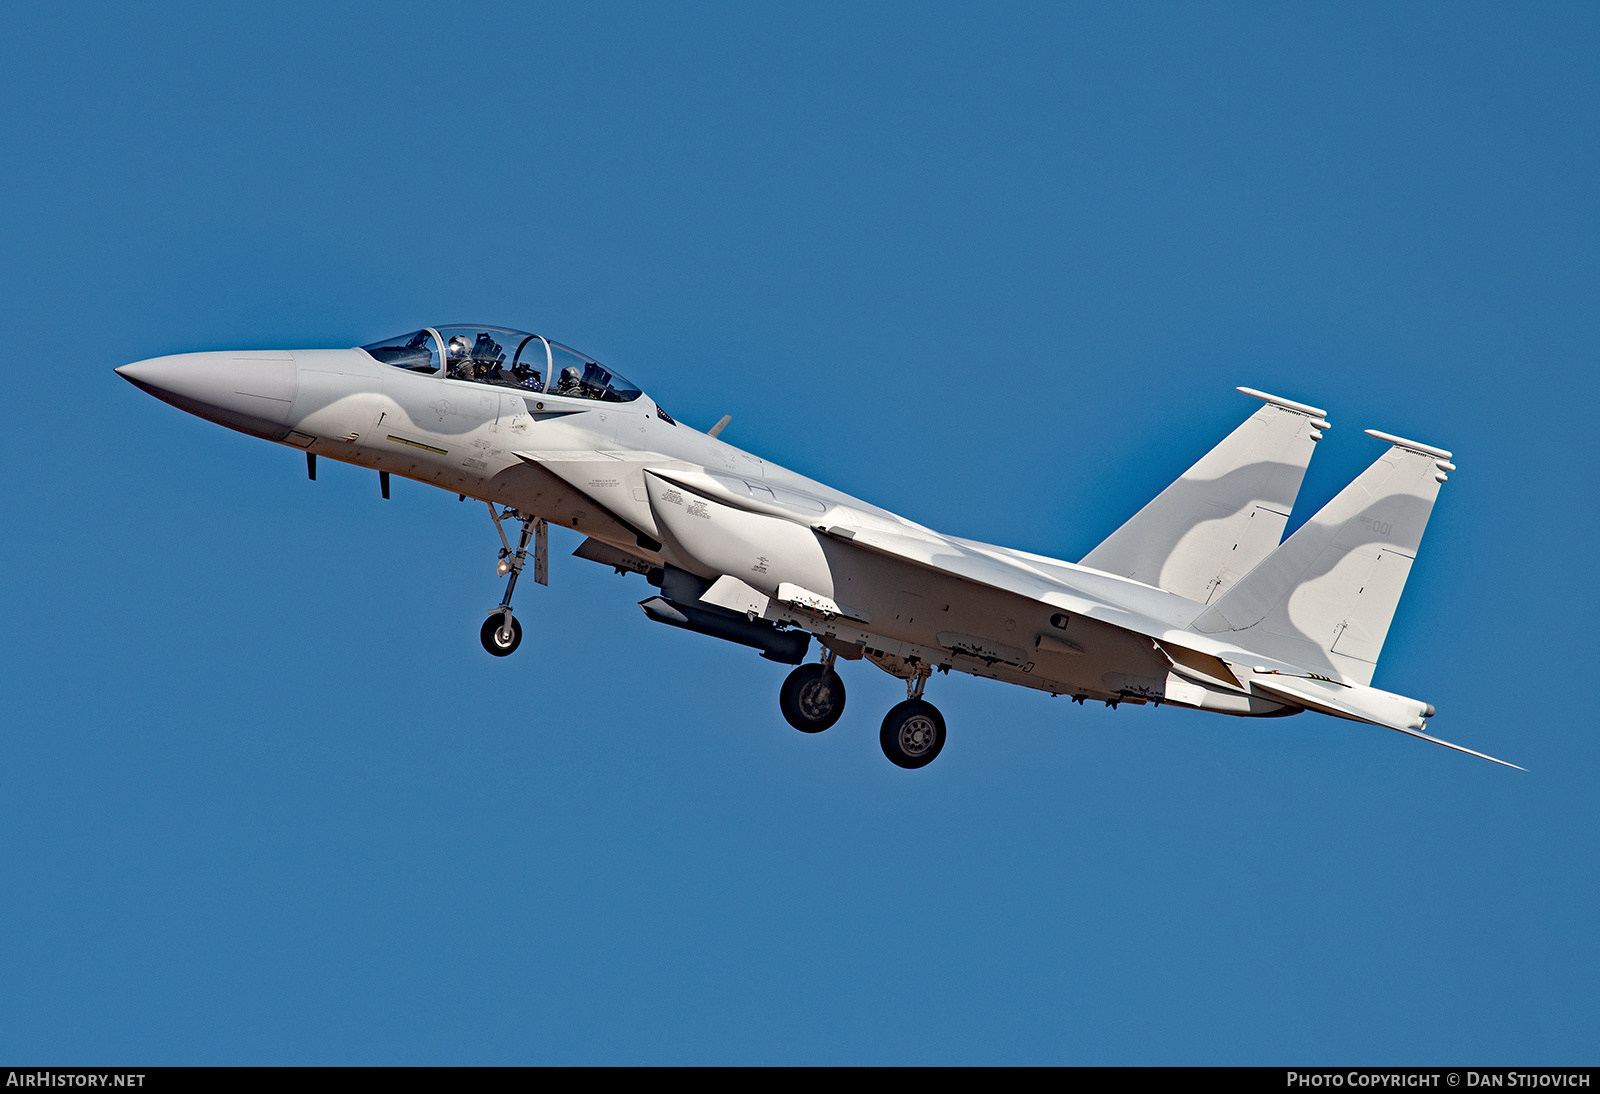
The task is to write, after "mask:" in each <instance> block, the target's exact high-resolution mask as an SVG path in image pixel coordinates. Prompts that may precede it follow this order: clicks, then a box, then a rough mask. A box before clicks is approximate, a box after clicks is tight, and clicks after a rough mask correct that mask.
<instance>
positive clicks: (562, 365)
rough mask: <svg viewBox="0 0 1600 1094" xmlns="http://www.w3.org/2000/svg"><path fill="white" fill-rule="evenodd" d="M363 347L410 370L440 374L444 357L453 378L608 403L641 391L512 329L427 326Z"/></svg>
mask: <svg viewBox="0 0 1600 1094" xmlns="http://www.w3.org/2000/svg"><path fill="white" fill-rule="evenodd" d="M361 348H362V349H364V350H366V351H367V352H368V353H370V354H371V355H372V356H373V357H375V358H376V359H378V360H379V361H382V362H383V363H384V364H386V365H393V366H394V367H396V368H403V369H406V370H407V371H409V372H423V373H428V374H431V375H438V374H439V372H440V362H441V361H442V362H444V366H443V370H444V371H443V374H444V375H445V376H446V377H447V378H449V379H451V380H470V381H472V382H474V383H479V384H494V385H496V386H498V387H510V388H516V389H518V390H520V391H536V392H540V393H541V394H546V395H565V396H568V397H569V398H573V399H599V400H601V401H603V402H608V403H630V402H632V401H633V400H635V399H637V398H638V397H639V395H640V394H641V392H640V391H639V389H638V388H636V387H634V386H633V385H632V384H630V383H628V381H626V380H624V379H623V378H622V377H621V376H618V375H617V374H616V373H614V372H612V371H611V370H610V369H608V368H606V366H604V365H602V364H601V363H600V362H599V361H596V360H595V359H594V358H592V357H590V356H588V355H587V354H583V353H579V352H578V351H577V350H575V349H572V348H571V347H569V346H563V345H562V344H561V343H560V342H552V341H550V340H549V339H548V338H545V337H544V336H542V335H538V334H529V333H528V332H527V331H523V330H512V329H510V328H509V327H485V326H449V327H423V328H422V329H421V330H418V331H412V332H411V333H409V334H402V335H399V336H398V337H395V338H385V339H384V340H383V341H381V342H374V343H372V344H371V345H370V346H362V347H361Z"/></svg>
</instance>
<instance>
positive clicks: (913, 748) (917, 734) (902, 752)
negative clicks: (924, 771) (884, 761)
mask: <svg viewBox="0 0 1600 1094" xmlns="http://www.w3.org/2000/svg"><path fill="white" fill-rule="evenodd" d="M927 682H928V673H927V672H921V673H918V674H917V675H915V676H913V677H911V679H909V680H907V681H906V695H907V699H906V701H905V702H903V703H897V704H896V705H895V706H892V707H890V708H889V713H888V714H885V715H884V716H883V728H882V729H880V730H879V731H878V743H879V744H880V745H882V746H883V754H884V755H885V756H887V757H889V762H890V763H892V764H894V765H895V766H896V767H905V768H917V767H926V766H927V765H928V764H931V763H932V762H933V760H934V757H936V756H938V755H939V752H940V750H941V749H943V748H944V715H942V714H940V713H939V708H938V707H936V706H934V705H933V704H932V703H929V702H927V701H925V700H924V699H923V698H922V688H923V685H925V684H926V683H927Z"/></svg>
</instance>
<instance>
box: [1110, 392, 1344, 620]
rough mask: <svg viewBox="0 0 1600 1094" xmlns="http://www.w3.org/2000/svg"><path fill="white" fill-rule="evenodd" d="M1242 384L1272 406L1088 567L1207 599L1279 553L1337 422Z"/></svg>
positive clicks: (1116, 535)
mask: <svg viewBox="0 0 1600 1094" xmlns="http://www.w3.org/2000/svg"><path fill="white" fill-rule="evenodd" d="M1239 390H1240V391H1242V392H1243V393H1244V394H1246V395H1249V396H1251V397H1252V398H1256V399H1260V400H1262V402H1263V404H1264V405H1263V406H1262V407H1261V408H1260V409H1258V410H1257V411H1256V412H1255V413H1254V414H1252V415H1250V417H1249V418H1248V419H1246V420H1245V422H1244V424H1242V425H1241V426H1239V428H1238V429H1235V430H1234V431H1233V432H1232V433H1230V434H1229V435H1228V436H1227V437H1226V438H1224V439H1223V441H1222V443H1221V444H1219V445H1217V446H1216V447H1215V448H1213V449H1212V450H1211V451H1210V452H1208V453H1206V454H1205V455H1204V456H1202V457H1201V458H1200V461H1199V462H1198V463H1196V464H1195V465H1194V466H1193V467H1191V468H1189V470H1187V471H1185V472H1184V473H1183V476H1182V477H1181V478H1179V479H1178V481H1177V482H1174V483H1173V484H1172V485H1171V486H1169V487H1167V488H1166V489H1165V490H1163V491H1162V492H1161V493H1160V494H1158V495H1157V496H1156V498H1155V500H1154V501H1152V502H1150V504H1148V505H1146V506H1145V507H1144V508H1143V509H1141V510H1139V511H1138V512H1137V513H1135V514H1134V515H1133V516H1132V517H1130V518H1129V519H1128V522H1127V523H1126V524H1124V525H1123V526H1122V527H1121V528H1118V529H1117V530H1116V531H1115V532H1113V533H1111V535H1110V536H1108V537H1107V538H1106V540H1105V542H1104V543H1102V544H1100V546H1098V547H1096V548H1095V549H1094V550H1092V551H1090V552H1089V553H1088V554H1087V555H1085V556H1084V557H1083V561H1082V565H1084V566H1090V567H1093V568H1094V569H1096V570H1101V571H1104V572H1105V573H1110V574H1117V575H1118V576H1120V577H1128V578H1132V579H1133V580H1135V581H1140V582H1143V583H1144V584H1146V585H1154V586H1156V587H1157V588H1160V589H1165V590H1167V591H1168V592H1172V593H1177V594H1178V595H1179V596H1184V597H1188V598H1189V599H1190V600H1195V601H1199V602H1200V603H1202V604H1206V603H1210V602H1212V601H1215V600H1216V599H1217V598H1218V597H1219V596H1221V595H1222V594H1223V593H1225V592H1226V591H1227V590H1228V589H1229V588H1230V587H1231V586H1232V585H1233V584H1234V583H1235V582H1236V581H1238V580H1239V578H1241V577H1243V576H1244V575H1245V574H1246V573H1249V572H1250V570H1251V568H1252V567H1254V566H1255V565H1256V564H1257V563H1258V562H1260V561H1261V560H1262V559H1264V558H1266V557H1267V555H1269V554H1271V553H1272V550H1273V548H1275V547H1277V546H1278V541H1279V540H1280V539H1281V538H1282V536H1283V529H1284V526H1285V525H1286V524H1287V523H1288V521H1289V511H1290V510H1291V509H1292V508H1293V507H1294V499H1295V495H1296V494H1298V493H1299V492H1300V483H1301V480H1302V479H1304V478H1305V473H1306V466H1307V465H1308V464H1309V463H1310V462H1311V453H1312V451H1313V450H1314V449H1315V448H1316V442H1317V440H1318V439H1319V438H1321V436H1322V430H1324V429H1326V428H1328V423H1327V421H1326V420H1324V415H1323V411H1321V410H1318V409H1317V408H1316V407H1314V406H1306V405H1305V404H1304V403H1295V402H1291V401H1289V400H1288V399H1280V398H1278V397H1277V396H1276V395H1268V394H1266V393H1265V392H1261V391H1256V390H1254V389H1252V388H1246V387H1242V388H1240V389H1239Z"/></svg>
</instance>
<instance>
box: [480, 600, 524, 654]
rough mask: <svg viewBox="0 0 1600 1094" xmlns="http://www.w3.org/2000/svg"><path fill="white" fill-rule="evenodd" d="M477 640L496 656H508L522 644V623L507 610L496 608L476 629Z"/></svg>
mask: <svg viewBox="0 0 1600 1094" xmlns="http://www.w3.org/2000/svg"><path fill="white" fill-rule="evenodd" d="M478 640H479V641H481V642H482V643H483V648H484V649H486V650H488V651H489V652H490V653H492V654H494V655H495V656H496V657H509V656H510V655H511V654H512V653H515V652H516V649H517V647H518V646H520V645H522V624H521V623H519V622H517V617H516V616H514V615H512V614H511V613H510V612H509V611H504V612H502V611H499V610H498V609H497V610H496V611H494V612H492V613H490V615H489V618H488V619H485V620H484V621H483V626H482V627H480V628H479V629H478Z"/></svg>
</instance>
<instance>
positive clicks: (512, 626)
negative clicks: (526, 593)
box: [478, 503, 550, 657]
mask: <svg viewBox="0 0 1600 1094" xmlns="http://www.w3.org/2000/svg"><path fill="white" fill-rule="evenodd" d="M505 517H512V518H514V519H516V520H518V521H520V522H521V523H522V533H521V534H520V535H519V536H518V537H517V546H516V549H515V550H513V549H512V547H511V541H510V540H509V539H507V538H506V530H505V526H504V525H503V524H501V520H502V519H503V518H505ZM489 519H490V520H492V521H494V528H495V531H497V532H499V533H500V544H501V547H500V562H499V564H498V566H497V567H496V570H497V572H499V573H500V574H501V575H502V576H505V575H510V576H509V577H508V578H507V580H506V595H505V597H504V598H503V599H502V600H501V601H500V604H499V606H498V607H494V608H490V609H489V618H488V619H485V620H484V621H483V626H482V627H480V628H478V640H479V641H480V642H482V643H483V648H484V649H486V650H488V651H489V652H490V653H492V654H494V656H496V657H507V656H510V655H511V654H512V653H513V652H515V651H516V648H517V647H518V646H520V645H521V644H522V624H521V623H519V622H517V617H516V616H514V615H512V614H511V594H512V593H513V592H515V591H516V588H517V578H519V577H521V576H522V567H523V565H524V564H525V563H526V562H527V560H528V544H529V543H532V544H533V580H535V581H537V582H538V583H539V584H540V585H548V584H549V583H550V578H549V557H550V548H549V545H550V530H549V526H548V525H546V524H545V522H544V521H543V520H542V519H540V518H538V517H525V516H523V515H522V514H521V513H519V512H517V511H516V510H515V509H507V510H506V511H505V512H504V513H496V512H495V510H494V505H493V503H490V504H489Z"/></svg>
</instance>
